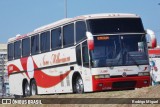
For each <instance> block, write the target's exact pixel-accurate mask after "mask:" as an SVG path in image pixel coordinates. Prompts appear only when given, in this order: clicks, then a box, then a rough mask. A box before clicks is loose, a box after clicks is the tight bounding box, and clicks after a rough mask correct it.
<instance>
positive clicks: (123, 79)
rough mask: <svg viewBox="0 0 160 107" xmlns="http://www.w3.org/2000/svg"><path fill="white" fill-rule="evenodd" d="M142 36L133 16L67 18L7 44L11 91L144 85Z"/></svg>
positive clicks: (146, 77)
mask: <svg viewBox="0 0 160 107" xmlns="http://www.w3.org/2000/svg"><path fill="white" fill-rule="evenodd" d="M145 35H146V32H145V30H144V28H143V24H142V21H141V18H140V17H139V16H138V15H135V14H126V13H104V14H91V15H82V16H78V17H75V18H66V19H62V20H60V21H57V22H54V23H51V24H49V25H45V26H42V27H40V28H37V29H35V30H34V31H32V32H30V33H27V34H25V35H16V37H13V38H10V39H9V40H8V63H7V69H8V75H9V85H10V93H11V94H13V95H18V96H30V95H37V94H56V93H84V92H96V91H104V90H121V89H134V88H141V87H147V86H149V84H150V72H149V71H150V66H149V59H148V47H147V42H146V36H145Z"/></svg>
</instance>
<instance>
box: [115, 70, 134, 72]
mask: <svg viewBox="0 0 160 107" xmlns="http://www.w3.org/2000/svg"><path fill="white" fill-rule="evenodd" d="M124 71H125V72H129V71H131V72H132V71H133V70H130V69H119V70H118V72H124Z"/></svg>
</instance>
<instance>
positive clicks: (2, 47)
mask: <svg viewBox="0 0 160 107" xmlns="http://www.w3.org/2000/svg"><path fill="white" fill-rule="evenodd" d="M6 62H7V44H0V96H2V95H4V96H5V95H6V92H8V90H6V87H8V86H6V85H5V84H8V73H7V67H6ZM3 76H4V79H3ZM3 83H4V85H2V84H3ZM2 87H3V90H2Z"/></svg>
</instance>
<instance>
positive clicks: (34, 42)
mask: <svg viewBox="0 0 160 107" xmlns="http://www.w3.org/2000/svg"><path fill="white" fill-rule="evenodd" d="M38 52H39V35H35V36H32V37H31V53H32V54H37V53H38Z"/></svg>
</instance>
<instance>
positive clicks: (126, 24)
mask: <svg viewBox="0 0 160 107" xmlns="http://www.w3.org/2000/svg"><path fill="white" fill-rule="evenodd" d="M88 25H89V30H90V32H92V34H93V35H97V34H113V33H144V28H143V25H142V21H141V19H140V18H105V19H90V20H88Z"/></svg>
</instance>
